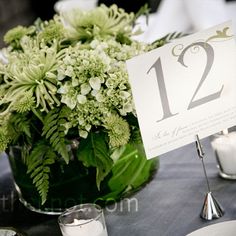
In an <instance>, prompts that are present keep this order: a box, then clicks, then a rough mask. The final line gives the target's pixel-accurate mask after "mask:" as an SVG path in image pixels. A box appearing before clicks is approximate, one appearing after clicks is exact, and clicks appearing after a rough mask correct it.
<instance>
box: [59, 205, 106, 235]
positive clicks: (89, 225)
mask: <svg viewBox="0 0 236 236" xmlns="http://www.w3.org/2000/svg"><path fill="white" fill-rule="evenodd" d="M58 222H59V225H60V229H61V232H62V235H63V236H108V234H107V229H106V223H105V218H104V214H103V210H102V208H101V207H100V206H98V205H96V204H89V203H88V204H81V205H77V206H74V207H71V208H69V209H67V210H66V211H65V212H63V213H62V214H61V215H60V216H59V218H58Z"/></svg>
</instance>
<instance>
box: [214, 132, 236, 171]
mask: <svg viewBox="0 0 236 236" xmlns="http://www.w3.org/2000/svg"><path fill="white" fill-rule="evenodd" d="M212 147H213V148H214V149H215V151H216V154H217V157H218V161H219V165H220V168H221V171H223V173H224V174H226V175H236V132H231V133H226V132H224V133H223V135H218V136H217V137H216V138H215V139H214V140H213V141H212Z"/></svg>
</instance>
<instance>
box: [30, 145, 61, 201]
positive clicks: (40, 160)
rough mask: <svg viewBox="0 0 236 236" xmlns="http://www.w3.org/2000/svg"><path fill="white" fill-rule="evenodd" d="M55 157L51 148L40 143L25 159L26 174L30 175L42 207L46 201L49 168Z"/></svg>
mask: <svg viewBox="0 0 236 236" xmlns="http://www.w3.org/2000/svg"><path fill="white" fill-rule="evenodd" d="M56 157H57V155H56V153H55V152H54V151H53V150H52V149H51V147H50V146H49V145H48V144H47V143H46V142H43V141H40V142H39V143H38V144H37V145H36V146H35V148H34V149H33V150H32V151H31V153H30V155H29V156H28V157H27V159H26V165H27V167H28V171H27V173H28V174H30V177H31V178H32V181H33V184H34V185H35V187H36V189H37V191H38V193H39V195H40V197H41V203H42V205H43V204H44V203H45V202H46V200H47V194H48V190H49V173H50V167H49V166H50V165H51V164H53V163H54V162H55V159H56Z"/></svg>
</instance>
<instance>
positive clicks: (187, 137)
mask: <svg viewBox="0 0 236 236" xmlns="http://www.w3.org/2000/svg"><path fill="white" fill-rule="evenodd" d="M127 68H128V73H129V80H130V83H131V88H132V93H133V97H134V102H135V107H136V111H137V116H138V120H139V125H140V129H141V134H142V139H143V142H144V147H145V151H146V155H147V157H148V158H153V157H155V156H158V155H161V154H163V153H165V152H168V151H171V150H173V149H175V148H178V147H181V146H183V145H185V144H188V143H191V142H193V141H195V140H196V135H197V134H198V135H199V137H200V138H204V137H207V136H209V135H211V134H213V133H216V132H219V131H221V130H223V129H225V128H229V127H232V126H234V125H236V46H235V39H234V35H233V33H232V26H231V22H226V23H223V24H221V25H218V26H215V27H212V28H210V29H208V30H205V31H202V32H198V33H196V34H192V35H189V36H187V37H184V38H181V39H178V40H176V41H175V42H172V43H169V44H166V45H164V46H163V47H160V48H157V49H155V50H152V51H150V52H148V53H145V54H143V55H140V56H137V57H134V58H132V59H130V60H128V61H127Z"/></svg>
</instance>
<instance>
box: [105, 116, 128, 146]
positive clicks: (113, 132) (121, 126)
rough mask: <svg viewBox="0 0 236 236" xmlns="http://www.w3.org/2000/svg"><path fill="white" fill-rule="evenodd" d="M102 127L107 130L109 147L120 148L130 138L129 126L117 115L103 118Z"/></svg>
mask: <svg viewBox="0 0 236 236" xmlns="http://www.w3.org/2000/svg"><path fill="white" fill-rule="evenodd" d="M104 127H105V128H106V129H107V130H108V136H109V139H110V140H109V143H110V146H111V147H120V146H122V145H125V144H127V143H128V141H129V138H130V129H129V124H128V123H127V122H126V121H125V120H124V119H122V118H121V117H120V116H119V115H117V114H111V115H109V116H107V117H106V118H105V121H104Z"/></svg>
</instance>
